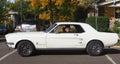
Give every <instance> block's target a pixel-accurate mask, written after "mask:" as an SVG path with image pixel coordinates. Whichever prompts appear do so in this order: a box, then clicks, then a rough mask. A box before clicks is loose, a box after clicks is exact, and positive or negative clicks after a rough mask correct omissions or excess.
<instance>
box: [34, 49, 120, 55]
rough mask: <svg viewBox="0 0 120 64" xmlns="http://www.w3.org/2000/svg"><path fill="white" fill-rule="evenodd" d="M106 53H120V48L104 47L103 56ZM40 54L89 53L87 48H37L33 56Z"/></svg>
mask: <svg viewBox="0 0 120 64" xmlns="http://www.w3.org/2000/svg"><path fill="white" fill-rule="evenodd" d="M106 54H120V49H114V48H107V49H104V50H103V52H102V55H101V56H104V55H106ZM39 55H88V53H87V52H86V51H85V50H81V49H77V50H76V49H75V50H74V49H72V50H37V51H36V53H35V54H34V55H33V56H39Z"/></svg>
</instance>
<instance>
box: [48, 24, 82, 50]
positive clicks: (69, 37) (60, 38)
mask: <svg viewBox="0 0 120 64" xmlns="http://www.w3.org/2000/svg"><path fill="white" fill-rule="evenodd" d="M65 26H69V27H70V31H71V32H68V33H66V32H64V28H65ZM79 28H81V27H80V25H70V24H69V25H68V24H67V25H59V26H57V27H56V28H55V29H54V30H52V31H51V32H50V33H48V34H47V47H48V48H79V47H80V46H82V42H83V38H82V36H83V34H84V30H82V31H83V32H82V33H80V32H78V31H77V30H76V29H79Z"/></svg>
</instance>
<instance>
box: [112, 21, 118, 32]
mask: <svg viewBox="0 0 120 64" xmlns="http://www.w3.org/2000/svg"><path fill="white" fill-rule="evenodd" d="M118 26H119V22H118V21H117V20H116V21H115V22H114V26H113V28H111V29H110V31H111V32H114V33H119V32H120V28H119V27H118Z"/></svg>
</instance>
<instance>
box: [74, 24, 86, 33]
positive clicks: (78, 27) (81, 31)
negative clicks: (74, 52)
mask: <svg viewBox="0 0 120 64" xmlns="http://www.w3.org/2000/svg"><path fill="white" fill-rule="evenodd" d="M74 26H75V29H76V33H83V32H85V31H84V29H83V28H82V27H81V26H80V25H74Z"/></svg>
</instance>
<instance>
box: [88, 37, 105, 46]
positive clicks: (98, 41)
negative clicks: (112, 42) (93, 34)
mask: <svg viewBox="0 0 120 64" xmlns="http://www.w3.org/2000/svg"><path fill="white" fill-rule="evenodd" d="M92 41H97V42H99V43H101V44H102V46H103V48H104V44H103V42H102V41H101V40H97V39H94V40H90V41H89V42H88V43H87V45H86V48H87V46H88V44H89V43H91V42H92Z"/></svg>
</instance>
